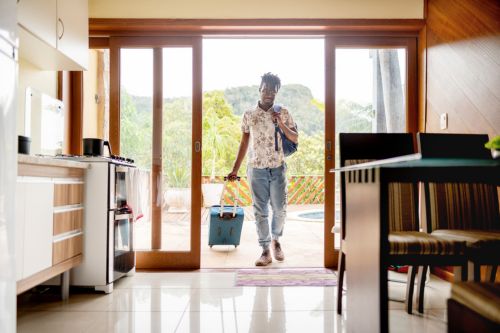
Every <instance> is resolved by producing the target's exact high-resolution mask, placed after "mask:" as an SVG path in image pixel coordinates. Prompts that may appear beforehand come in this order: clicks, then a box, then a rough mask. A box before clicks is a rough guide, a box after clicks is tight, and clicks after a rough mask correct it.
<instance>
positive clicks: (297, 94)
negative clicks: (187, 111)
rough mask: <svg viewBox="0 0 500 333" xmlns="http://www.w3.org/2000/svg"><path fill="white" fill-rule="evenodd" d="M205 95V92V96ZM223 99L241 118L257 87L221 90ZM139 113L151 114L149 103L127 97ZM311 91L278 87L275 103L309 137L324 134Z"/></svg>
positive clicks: (181, 101) (146, 99) (170, 102)
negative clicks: (318, 133)
mask: <svg viewBox="0 0 500 333" xmlns="http://www.w3.org/2000/svg"><path fill="white" fill-rule="evenodd" d="M205 93H206V92H205ZM224 97H225V99H226V100H227V102H228V103H229V104H230V105H231V107H232V108H233V112H234V114H235V115H238V116H241V115H242V114H243V112H245V111H246V110H248V109H249V108H252V107H254V106H255V105H256V103H257V101H258V99H259V87H258V86H243V87H236V88H228V89H226V90H224ZM130 98H131V100H132V102H133V104H135V106H136V108H137V110H138V111H139V112H147V113H149V112H151V110H152V99H151V98H150V97H143V96H130ZM312 100H313V96H312V93H311V90H310V89H309V88H308V87H306V86H303V85H299V84H289V85H284V86H282V87H281V90H280V92H279V93H278V95H277V96H276V103H278V104H281V105H283V106H286V107H287V108H288V110H289V111H290V112H291V114H292V116H293V118H294V120H295V122H296V123H297V126H298V127H299V129H300V130H301V131H303V132H305V133H306V134H309V135H313V134H315V133H317V132H318V131H323V130H324V121H325V120H324V119H325V117H324V113H323V111H321V110H320V109H319V108H318V107H317V106H315V105H313V103H312ZM164 104H165V105H179V106H180V105H183V106H184V107H188V108H189V107H190V105H191V103H190V101H189V100H187V99H186V97H179V98H174V99H171V98H169V99H165V100H164Z"/></svg>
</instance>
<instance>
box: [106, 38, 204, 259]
mask: <svg viewBox="0 0 500 333" xmlns="http://www.w3.org/2000/svg"><path fill="white" fill-rule="evenodd" d="M110 57H111V64H112V65H111V78H110V91H111V94H110V95H111V101H110V128H111V130H110V140H111V146H112V147H113V148H114V147H116V148H117V149H116V152H119V154H120V155H121V156H124V157H127V158H132V159H134V161H135V163H136V165H137V168H138V169H139V172H137V175H136V177H138V178H140V179H141V178H142V180H143V182H141V185H140V186H142V187H143V188H141V189H139V193H142V197H140V198H137V200H139V201H140V202H138V203H136V207H138V208H139V210H140V211H138V212H136V213H137V215H139V218H138V219H137V222H136V224H135V236H134V239H135V240H134V245H135V248H136V250H137V251H138V252H137V268H151V269H159V268H163V269H166V268H198V267H199V266H200V220H201V202H200V201H201V118H202V117H201V38H198V37H185V38H180V37H179V38H177V37H161V38H160V37H159V38H155V37H149V38H134V37H126V38H125V37H124V38H111V39H110ZM144 179H148V180H149V182H144ZM145 184H148V185H145ZM144 196H149V197H148V198H145V197H144Z"/></svg>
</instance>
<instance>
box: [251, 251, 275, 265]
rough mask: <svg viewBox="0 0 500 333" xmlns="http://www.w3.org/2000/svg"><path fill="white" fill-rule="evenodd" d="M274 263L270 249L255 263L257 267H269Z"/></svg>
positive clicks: (263, 252)
mask: <svg viewBox="0 0 500 333" xmlns="http://www.w3.org/2000/svg"><path fill="white" fill-rule="evenodd" d="M272 261H273V258H271V251H269V249H267V250H264V251H262V254H261V255H260V258H259V259H257V260H256V261H255V266H267V265H269V264H270V263H271V262H272Z"/></svg>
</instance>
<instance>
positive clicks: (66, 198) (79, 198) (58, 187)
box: [54, 183, 83, 207]
mask: <svg viewBox="0 0 500 333" xmlns="http://www.w3.org/2000/svg"><path fill="white" fill-rule="evenodd" d="M81 203H83V184H79V183H76V184H55V185H54V206H55V207H57V206H66V205H76V204H81Z"/></svg>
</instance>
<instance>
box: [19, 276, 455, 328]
mask: <svg viewBox="0 0 500 333" xmlns="http://www.w3.org/2000/svg"><path fill="white" fill-rule="evenodd" d="M235 275H236V273H235V271H214V270H201V271H196V272H167V273H137V274H136V275H135V276H133V277H126V278H123V279H121V280H120V281H118V282H117V283H116V284H115V290H114V292H113V293H111V294H109V295H105V294H102V293H95V292H92V291H91V290H85V289H76V290H73V289H72V291H71V295H70V298H69V300H67V301H64V302H63V301H60V300H58V295H57V293H56V292H55V289H50V290H48V291H46V292H42V291H43V288H41V287H39V289H38V291H34V292H28V293H26V294H24V295H22V296H20V297H19V305H18V332H39V333H43V332H51V333H55V332H71V333H76V332H91V333H99V332H120V333H121V332H210V333H212V332H273V333H274V332H309V333H313V332H345V331H346V327H345V325H346V320H347V321H348V320H349V314H348V313H344V314H343V315H342V316H339V315H337V313H336V309H335V306H336V305H335V304H336V302H335V299H336V288H335V287H235ZM400 278H402V279H404V277H400ZM389 289H390V297H391V298H396V299H397V298H402V297H404V290H405V286H404V284H400V283H397V282H390V284H389ZM449 289H450V288H449V284H448V283H446V282H444V281H441V280H439V279H437V278H434V277H432V278H431V281H430V283H429V284H428V285H427V287H426V301H425V314H424V315H418V314H414V315H408V314H406V312H405V310H404V304H403V303H399V302H389V309H390V311H389V316H390V328H391V332H405V333H411V332H430V333H432V332H446V298H447V297H448V295H449ZM345 301H346V300H345V297H344V302H345Z"/></svg>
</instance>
